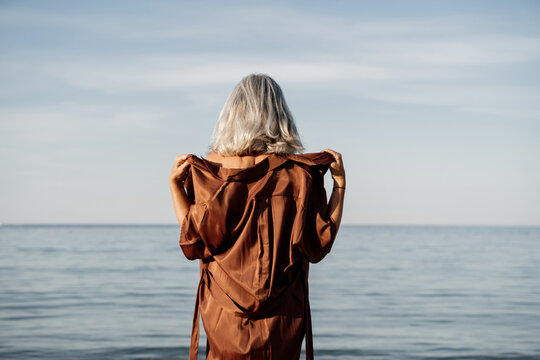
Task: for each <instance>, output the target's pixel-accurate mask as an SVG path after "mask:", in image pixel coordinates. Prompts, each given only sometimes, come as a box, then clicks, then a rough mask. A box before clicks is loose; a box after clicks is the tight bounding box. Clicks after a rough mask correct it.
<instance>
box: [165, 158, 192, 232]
mask: <svg viewBox="0 0 540 360" xmlns="http://www.w3.org/2000/svg"><path fill="white" fill-rule="evenodd" d="M187 157H188V155H187V154H186V155H177V156H176V158H175V159H174V165H173V168H172V170H171V174H170V176H169V187H170V188H171V195H172V200H173V205H174V212H175V213H176V219H177V220H178V224H179V225H180V226H181V225H182V221H183V220H184V218H185V217H186V215H187V213H188V212H189V207H190V205H191V204H190V202H189V199H188V198H187V195H186V191H185V190H184V180H185V178H186V171H187V169H188V167H189V166H190V164H189V163H187V162H186V159H187Z"/></svg>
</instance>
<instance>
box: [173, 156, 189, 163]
mask: <svg viewBox="0 0 540 360" xmlns="http://www.w3.org/2000/svg"><path fill="white" fill-rule="evenodd" d="M188 156H189V154H184V155H176V156H175V158H174V163H175V165H179V164H181V163H183V162H184V161H186V159H187V158H188Z"/></svg>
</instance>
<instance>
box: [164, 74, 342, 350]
mask: <svg viewBox="0 0 540 360" xmlns="http://www.w3.org/2000/svg"><path fill="white" fill-rule="evenodd" d="M302 150H303V147H302V143H301V141H300V138H299V136H298V133H297V130H296V126H295V124H294V121H293V117H292V116H291V113H290V111H289V109H288V107H287V104H286V102H285V98H284V97H283V93H282V91H281V89H280V87H279V85H278V84H277V83H276V82H275V81H274V80H273V79H272V78H270V77H269V76H267V75H263V74H251V75H249V76H246V77H245V78H243V79H242V80H241V81H240V83H239V84H238V85H237V86H236V87H235V89H234V90H233V92H232V93H231V95H230V96H229V98H228V99H227V101H226V103H225V105H224V107H223V110H222V111H221V113H220V116H219V120H218V122H217V124H216V127H215V131H214V139H213V142H212V144H211V152H210V154H209V155H208V157H207V158H206V159H203V158H199V157H196V156H194V155H190V154H187V155H181V156H176V158H175V162H174V166H173V169H172V171H171V175H170V188H171V193H172V198H173V204H174V209H175V212H176V216H177V219H178V222H179V224H180V226H181V231H180V241H179V244H180V247H181V248H182V251H183V252H184V254H185V256H186V257H187V258H188V259H200V267H201V277H200V282H199V286H198V289H197V298H196V303H195V314H194V318H193V329H192V338H191V348H190V359H196V358H197V352H198V343H199V313H200V314H201V317H202V321H203V325H204V329H205V332H206V335H207V346H206V356H207V359H280V360H283V359H299V357H300V350H301V347H302V341H303V338H304V334H305V335H306V357H307V358H308V359H311V358H313V345H312V334H311V318H310V308H309V297H308V283H307V280H308V270H309V263H310V262H312V263H315V262H318V261H320V260H322V258H323V257H324V256H325V255H326V254H327V253H328V252H329V251H330V249H331V247H332V244H333V242H334V239H335V237H336V234H337V231H338V228H339V225H340V222H341V215H342V211H343V198H344V191H345V171H344V168H343V163H342V161H341V155H340V154H339V153H337V152H335V151H333V150H328V149H327V150H325V151H323V152H320V153H311V154H295V153H298V152H301V151H302ZM328 168H330V171H331V174H332V177H333V179H334V187H333V191H332V195H331V197H330V201H329V202H328V203H327V198H326V192H325V189H324V174H325V172H326V171H327V170H328Z"/></svg>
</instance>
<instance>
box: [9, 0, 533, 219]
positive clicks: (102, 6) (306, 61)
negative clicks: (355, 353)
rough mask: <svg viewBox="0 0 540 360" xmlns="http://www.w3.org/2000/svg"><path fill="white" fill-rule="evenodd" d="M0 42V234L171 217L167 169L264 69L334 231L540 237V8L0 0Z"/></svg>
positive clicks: (201, 146)
mask: <svg viewBox="0 0 540 360" xmlns="http://www.w3.org/2000/svg"><path fill="white" fill-rule="evenodd" d="M0 46H1V48H0V49H1V51H0V78H1V81H0V84H1V85H0V94H1V97H0V119H1V120H0V121H1V122H0V141H1V142H0V149H1V153H0V166H1V169H2V170H1V173H2V175H1V178H0V198H1V199H2V201H1V205H0V222H4V223H50V222H52V223H170V224H174V223H175V222H176V219H175V216H174V212H173V208H172V202H171V200H170V192H169V188H168V175H169V171H170V169H171V166H172V162H173V160H174V156H175V155H176V154H182V153H194V154H197V155H204V154H205V152H206V150H207V146H208V144H209V142H210V137H211V132H212V129H213V126H214V123H215V121H216V119H217V116H218V114H219V111H220V109H221V107H222V105H223V103H224V102H225V99H226V97H227V95H228V94H229V92H230V91H231V90H232V88H233V87H234V86H235V84H236V83H237V82H238V81H239V80H240V79H241V78H242V77H243V76H245V75H247V74H249V73H252V72H262V73H267V74H269V75H270V76H272V77H273V78H274V79H275V80H276V81H277V82H278V83H279V84H280V85H281V86H282V88H283V90H284V93H285V96H286V98H287V100H288V103H289V106H290V108H291V110H292V112H293V115H294V116H295V118H296V121H297V126H298V128H299V131H300V135H301V137H302V139H303V141H304V144H305V146H306V148H307V151H308V152H315V151H320V150H322V149H324V148H326V147H330V148H333V149H335V150H337V151H340V152H341V153H342V154H343V157H344V162H345V165H346V170H347V175H348V190H347V195H346V208H345V214H344V222H345V223H348V224H483V225H488V224H491V225H540V72H539V65H540V2H538V1H504V2H503V1H445V2H443V1H406V2H405V1H371V2H367V1H364V2H359V1H324V2H323V1H302V2H300V1H299V2H294V3H293V2H287V1H279V2H276V1H274V2H268V3H264V2H247V1H246V2H230V1H227V2H222V1H200V2H195V1H113V2H109V1H88V2H82V1H77V2H74V1H48V2H45V1H2V2H0Z"/></svg>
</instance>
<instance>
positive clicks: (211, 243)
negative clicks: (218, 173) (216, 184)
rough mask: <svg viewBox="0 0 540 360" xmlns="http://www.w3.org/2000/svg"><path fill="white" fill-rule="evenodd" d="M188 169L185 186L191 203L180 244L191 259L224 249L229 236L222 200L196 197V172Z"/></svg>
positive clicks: (206, 256) (182, 226) (182, 229)
mask: <svg viewBox="0 0 540 360" xmlns="http://www.w3.org/2000/svg"><path fill="white" fill-rule="evenodd" d="M188 171H189V173H188V177H187V178H186V180H185V182H184V186H185V188H186V192H187V196H188V199H189V200H190V202H191V205H190V208H189V211H188V213H187V214H186V217H185V218H184V220H183V221H182V225H181V226H180V228H181V229H180V241H179V245H180V247H181V249H182V251H183V253H184V255H185V256H186V257H187V258H188V259H190V260H195V259H206V258H209V257H212V256H213V255H215V254H216V253H218V252H220V251H221V249H222V248H223V246H224V243H225V242H226V239H227V238H228V231H227V226H226V224H227V223H226V217H225V216H223V214H222V211H221V210H220V209H221V207H220V202H219V199H212V200H209V201H205V200H203V199H196V198H195V197H194V191H193V178H192V176H193V174H192V172H191V170H188Z"/></svg>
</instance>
